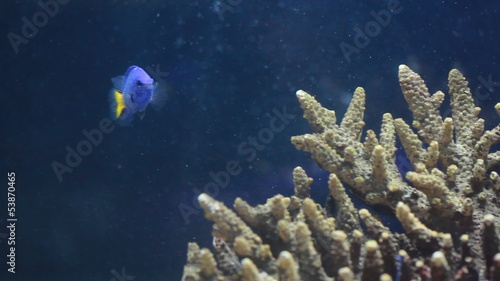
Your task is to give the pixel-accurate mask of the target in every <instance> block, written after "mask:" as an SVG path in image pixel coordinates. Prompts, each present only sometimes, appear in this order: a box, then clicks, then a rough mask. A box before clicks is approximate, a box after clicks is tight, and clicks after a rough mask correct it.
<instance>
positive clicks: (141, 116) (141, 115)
mask: <svg viewBox="0 0 500 281" xmlns="http://www.w3.org/2000/svg"><path fill="white" fill-rule="evenodd" d="M144 115H146V112H145V111H139V112H137V116H139V118H140V119H141V120H142V118H144Z"/></svg>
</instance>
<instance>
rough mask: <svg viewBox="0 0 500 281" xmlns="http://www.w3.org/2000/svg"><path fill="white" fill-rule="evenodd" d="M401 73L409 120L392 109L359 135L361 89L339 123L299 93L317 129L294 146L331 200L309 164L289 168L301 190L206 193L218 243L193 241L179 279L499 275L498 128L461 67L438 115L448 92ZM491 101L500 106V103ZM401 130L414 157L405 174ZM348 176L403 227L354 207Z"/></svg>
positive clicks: (366, 198)
mask: <svg viewBox="0 0 500 281" xmlns="http://www.w3.org/2000/svg"><path fill="white" fill-rule="evenodd" d="M399 81H400V85H401V89H402V91H403V94H404V96H405V99H406V101H407V102H408V104H409V108H410V110H411V111H412V113H413V123H412V126H411V127H410V125H408V124H407V123H406V122H405V121H404V120H403V119H393V117H392V115H391V114H389V113H386V114H384V116H383V119H382V127H381V130H380V134H379V135H378V136H377V134H376V133H375V131H373V130H368V131H367V132H366V136H365V137H364V140H363V141H362V140H361V135H362V132H363V126H364V122H363V121H362V120H363V115H364V109H365V92H364V90H363V88H357V89H356V91H355V93H354V97H353V99H352V101H351V103H350V106H349V108H348V110H347V112H346V114H345V116H344V118H343V119H342V121H341V122H340V124H337V119H336V116H335V112H334V111H332V110H328V109H326V108H324V107H322V106H321V105H320V104H319V103H318V102H317V101H316V100H315V99H314V97H312V96H311V95H309V94H307V93H306V92H304V91H298V92H297V98H298V100H299V102H300V104H301V107H302V109H303V110H304V118H306V119H307V120H308V121H309V123H310V125H311V127H312V129H313V130H314V133H313V134H305V135H302V136H295V137H293V138H292V143H293V144H294V145H295V147H296V148H297V149H299V150H303V151H306V152H308V153H310V154H311V156H312V158H313V159H314V161H316V163H317V164H318V165H319V166H320V167H321V168H323V169H325V170H326V171H328V172H329V173H330V177H329V182H328V186H329V189H330V196H329V198H328V201H327V206H329V207H325V208H323V207H322V206H320V205H319V204H317V203H315V202H314V201H313V200H312V199H311V198H310V197H309V189H310V186H311V184H312V181H313V180H312V179H311V178H309V177H308V176H307V175H306V172H305V171H304V170H303V169H302V168H301V167H297V168H295V170H294V171H293V179H294V185H295V194H294V195H293V196H291V197H284V196H282V195H276V196H274V197H272V198H270V199H268V200H267V202H266V204H264V205H258V206H256V207H252V206H249V205H248V204H247V203H246V202H245V201H243V200H242V199H240V198H237V199H236V201H235V203H234V209H235V210H236V212H234V211H232V210H231V209H229V208H227V207H226V206H224V204H222V203H221V202H218V201H216V200H215V199H213V198H211V197H210V196H208V195H206V194H201V195H200V196H199V197H198V201H199V203H200V205H201V206H202V207H203V209H204V212H205V217H206V218H207V219H209V220H211V221H213V222H214V225H213V231H212V235H213V237H214V244H213V248H214V250H213V251H214V252H212V251H210V250H209V249H207V248H202V249H200V248H199V246H198V245H197V244H196V243H190V244H189V246H188V258H187V264H186V266H185V267H184V275H183V279H182V280H184V281H191V280H193V281H194V280H207V281H208V280H210V281H216V280H249V281H250V280H252V281H254V280H266V281H267V280H269V281H271V280H280V281H283V280H286V281H299V280H307V281H315V280H321V281H327V280H384V281H385V280H397V281H403V280H500V248H499V247H500V229H499V226H500V221H499V220H500V219H499V213H500V202H499V200H500V177H499V175H498V174H497V173H496V172H495V171H493V169H494V168H497V167H498V166H499V165H500V151H496V152H490V148H491V147H492V145H495V144H497V143H499V142H500V125H499V126H497V127H495V128H494V129H492V130H489V131H484V120H483V119H481V118H478V114H479V111H480V108H478V107H475V105H474V102H473V99H472V95H471V93H470V90H469V88H468V86H467V81H466V80H465V78H464V77H463V76H462V74H461V73H460V72H459V71H458V70H456V69H454V70H452V71H451V72H450V74H449V78H448V81H449V82H448V85H449V95H450V102H451V107H452V117H451V118H444V119H443V117H442V116H441V114H440V113H439V107H440V105H441V103H442V102H443V100H444V97H445V95H444V94H443V93H442V92H440V91H439V92H437V93H435V94H433V95H431V94H429V92H428V90H427V87H426V85H425V83H424V81H423V80H422V79H421V78H420V76H419V75H418V74H416V73H415V72H413V71H412V70H411V69H410V68H408V67H407V66H405V65H401V66H400V67H399ZM495 109H496V111H497V113H498V114H499V115H500V103H499V104H497V105H496V106H495ZM412 127H413V128H412ZM415 131H416V132H417V133H415ZM396 136H397V138H398V139H399V141H400V142H401V144H402V145H403V148H404V151H405V154H406V157H407V158H408V160H409V161H410V162H411V165H412V166H413V169H412V171H409V172H407V173H406V174H404V175H402V174H401V173H400V172H399V170H398V167H397V165H396V151H397V149H396ZM405 179H406V181H405ZM344 184H345V185H346V186H348V187H349V188H350V189H351V191H352V193H353V194H355V195H356V196H357V197H359V198H361V199H362V200H363V201H364V202H366V203H367V204H370V205H383V206H386V207H388V208H390V209H392V210H393V211H394V213H395V215H396V217H397V218H398V220H399V221H400V222H401V224H402V226H403V227H404V230H405V233H394V232H391V230H390V229H389V228H387V227H386V226H384V225H383V224H382V223H381V222H380V221H379V220H378V219H377V217H376V214H372V213H371V212H370V211H368V210H366V209H361V210H358V209H356V207H355V206H354V204H353V203H352V201H351V199H350V197H349V196H348V195H347V194H346V190H345V187H344ZM331 206H333V207H331Z"/></svg>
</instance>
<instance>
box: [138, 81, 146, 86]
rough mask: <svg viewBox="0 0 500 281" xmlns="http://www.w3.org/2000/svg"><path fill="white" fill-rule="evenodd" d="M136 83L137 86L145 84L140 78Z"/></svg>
mask: <svg viewBox="0 0 500 281" xmlns="http://www.w3.org/2000/svg"><path fill="white" fill-rule="evenodd" d="M136 84H137V86H142V85H144V84H143V83H142V82H141V81H139V80H137V82H136Z"/></svg>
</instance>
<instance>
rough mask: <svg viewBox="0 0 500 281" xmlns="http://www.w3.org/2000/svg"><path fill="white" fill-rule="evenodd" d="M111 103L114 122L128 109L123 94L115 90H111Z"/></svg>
mask: <svg viewBox="0 0 500 281" xmlns="http://www.w3.org/2000/svg"><path fill="white" fill-rule="evenodd" d="M109 103H110V111H111V118H113V120H117V119H118V118H120V116H121V115H122V114H123V113H124V110H125V109H126V108H127V106H126V105H125V99H124V98H123V94H122V93H121V92H120V91H118V90H117V89H115V88H113V89H111V91H110V93H109Z"/></svg>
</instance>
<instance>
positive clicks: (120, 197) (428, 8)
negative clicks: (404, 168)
mask: <svg viewBox="0 0 500 281" xmlns="http://www.w3.org/2000/svg"><path fill="white" fill-rule="evenodd" d="M499 12H500V1H474V2H469V1H409V0H408V1H405V0H400V1H395V0H389V1H347V0H346V1H286V0H281V1H247V0H216V1H77V0H42V1H2V2H1V3H0V30H1V31H2V36H3V37H2V38H3V39H2V40H1V41H0V48H1V51H0V77H1V79H0V81H1V82H2V83H0V95H1V97H2V101H1V103H0V107H1V110H0V112H1V114H2V116H1V118H0V122H1V127H0V128H1V142H0V145H1V152H2V157H1V161H2V162H1V173H2V174H1V175H2V177H3V178H2V180H1V181H0V182H1V183H2V184H1V185H0V186H3V187H2V188H1V189H0V200H1V201H0V207H1V208H0V253H1V255H0V280H116V281H122V280H137V281H139V280H180V279H181V276H182V267H183V265H184V264H185V261H186V248H187V243H188V242H191V241H195V242H197V243H198V244H200V245H202V246H204V247H209V246H210V245H211V243H212V241H211V237H210V231H211V225H212V224H211V223H210V222H208V221H206V220H205V219H204V218H203V214H202V212H201V210H200V209H199V206H198V205H197V204H195V199H196V197H197V195H198V194H199V193H200V192H208V193H210V194H211V195H212V196H213V197H215V198H216V199H217V200H220V201H223V202H224V203H226V205H228V206H231V205H232V202H233V201H234V199H235V198H236V197H242V198H244V199H245V200H246V201H247V202H249V203H250V204H257V203H263V202H264V201H265V199H266V198H268V197H271V196H273V195H274V194H277V193H282V194H285V195H291V194H293V184H292V170H293V168H294V167H296V166H298V165H300V166H302V167H303V168H304V169H305V170H306V172H307V173H308V175H309V176H311V177H313V178H314V179H315V183H314V184H313V186H312V197H313V198H314V199H315V200H316V201H318V202H324V200H325V198H326V196H327V194H328V190H327V188H326V181H327V176H328V174H327V173H326V172H324V171H322V170H320V169H319V168H317V166H316V164H315V163H314V162H313V161H312V160H311V159H310V156H309V155H308V154H306V153H304V152H299V151H297V150H296V149H295V148H294V147H293V145H292V144H291V143H290V137H291V136H294V135H298V134H303V133H306V132H310V128H309V125H308V124H307V122H306V121H305V120H303V118H302V116H301V115H302V110H301V109H300V107H299V104H298V102H297V100H296V97H295V92H296V91H297V90H299V89H303V90H305V91H307V92H309V93H311V94H314V95H315V96H316V98H317V100H318V101H320V102H321V103H322V104H323V105H324V106H326V107H328V108H331V109H334V110H336V111H337V112H338V116H342V115H343V113H344V112H345V110H346V108H347V105H348V102H349V101H350V98H351V97H352V92H353V91H354V89H355V88H356V87H358V86H362V87H364V88H365V90H366V98H367V110H366V116H365V122H366V126H365V128H374V129H376V130H378V129H379V128H380V120H381V117H382V114H383V113H384V112H391V113H392V114H393V116H395V117H403V118H405V119H406V120H409V118H410V112H409V111H408V110H407V104H406V102H405V100H404V97H403V95H402V94H401V91H400V89H399V84H398V80H397V70H398V65H400V64H407V65H409V66H410V67H411V68H412V69H413V70H415V71H416V72H418V73H419V74H420V75H421V76H422V78H423V79H424V80H425V81H426V83H427V85H428V86H429V88H430V91H431V92H435V91H437V90H443V91H447V75H448V72H449V70H450V69H452V68H458V69H459V70H460V71H461V72H462V73H463V74H464V75H465V76H466V77H467V79H468V80H469V81H470V84H469V86H470V88H471V90H472V92H473V96H474V98H475V101H476V105H477V106H480V107H482V108H483V110H482V112H481V115H480V116H481V117H483V118H484V117H487V118H485V119H486V121H487V122H486V128H487V129H489V128H491V127H492V126H493V124H496V123H498V119H499V118H498V117H497V116H496V114H495V112H494V110H493V106H494V104H496V103H497V102H499V101H500V96H499V95H500V70H499V68H498V55H499V50H500V39H499V38H500V37H499V35H500V20H499V17H500V14H499ZM30 25H31V27H30ZM130 65H138V66H140V67H142V68H144V69H145V70H146V71H148V72H149V73H150V75H151V76H152V77H153V78H154V79H155V80H162V81H164V82H165V83H166V84H167V85H168V87H167V89H168V99H167V102H166V104H165V106H164V107H163V109H162V110H161V111H159V112H155V111H153V110H151V109H150V108H148V110H147V111H146V115H145V117H144V119H143V120H139V119H137V120H134V122H133V123H132V125H130V126H127V127H120V126H118V125H116V124H115V125H109V124H108V126H104V127H106V128H105V130H103V122H104V123H106V122H107V121H108V120H109V117H110V113H109V104H108V92H109V90H110V89H111V87H112V84H111V80H110V79H111V78H112V77H114V76H116V75H123V73H124V72H125V70H126V69H127V68H128V67H129V66H130ZM444 104H447V103H446V102H445V103H444ZM447 110H449V108H445V107H444V108H442V111H443V112H446V111H447ZM489 122H490V123H489ZM106 124H107V123H106ZM276 124H278V125H276ZM274 125H276V126H278V127H276V126H274ZM97 131H99V132H100V133H97ZM89 135H92V136H93V137H94V139H92V137H91V138H90V139H89V137H88V136H89ZM99 136H102V137H99ZM71 151H73V152H71ZM78 151H80V152H84V153H83V154H85V155H79V156H75V155H74V154H75V152H76V153H77V154H78V153H79V152H78ZM80 154H81V153H80ZM68 155H72V156H68ZM78 159H79V160H78ZM55 163H57V164H55ZM62 166H65V167H67V169H68V170H67V171H66V172H64V173H62V174H61V172H60V170H59V173H58V172H57V169H56V170H55V168H54V167H62ZM234 167H238V169H236V170H237V171H238V172H233V173H232V174H230V173H229V172H228V170H231V171H234ZM69 170H71V172H69ZM9 172H15V175H16V176H15V178H16V179H15V184H16V190H15V196H16V201H15V203H16V212H15V215H16V218H17V219H18V221H17V222H16V228H15V241H16V244H15V246H16V252H15V255H16V259H15V262H16V264H15V271H16V273H15V274H12V273H10V272H8V271H7V268H8V267H9V266H8V265H7V261H8V258H7V254H8V251H9V247H10V246H9V245H8V241H9V240H8V236H9V235H10V231H9V229H8V228H7V225H9V224H8V222H7V216H8V212H7V187H8V185H7V182H8V180H7V173H9Z"/></svg>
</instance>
